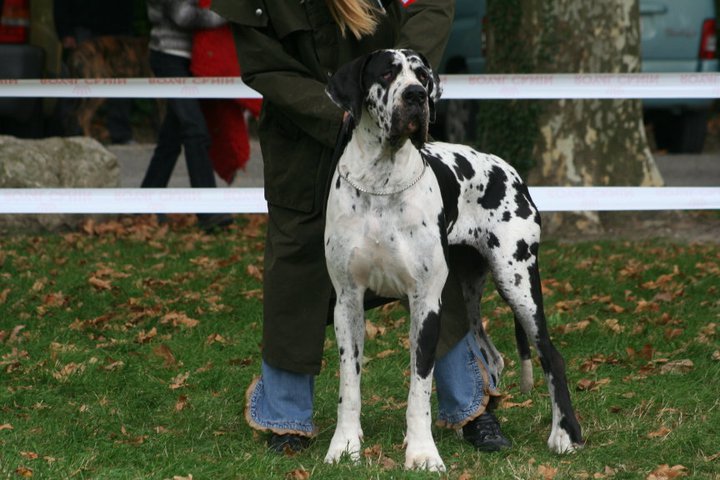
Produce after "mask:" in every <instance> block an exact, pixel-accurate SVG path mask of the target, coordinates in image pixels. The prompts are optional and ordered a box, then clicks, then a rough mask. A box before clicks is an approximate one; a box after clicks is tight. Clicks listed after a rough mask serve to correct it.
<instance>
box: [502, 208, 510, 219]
mask: <svg viewBox="0 0 720 480" xmlns="http://www.w3.org/2000/svg"><path fill="white" fill-rule="evenodd" d="M511 218H512V214H511V213H510V212H509V211H507V210H505V211H504V212H503V216H502V220H503V222H509V221H510V219H511Z"/></svg>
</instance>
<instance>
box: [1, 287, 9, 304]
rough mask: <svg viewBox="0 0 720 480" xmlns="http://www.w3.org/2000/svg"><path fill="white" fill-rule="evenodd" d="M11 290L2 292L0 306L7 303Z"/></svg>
mask: <svg viewBox="0 0 720 480" xmlns="http://www.w3.org/2000/svg"><path fill="white" fill-rule="evenodd" d="M10 292H11V290H10V289H9V288H6V289H5V290H3V291H2V292H0V305H2V304H3V303H5V302H6V301H7V297H8V295H9V294H10Z"/></svg>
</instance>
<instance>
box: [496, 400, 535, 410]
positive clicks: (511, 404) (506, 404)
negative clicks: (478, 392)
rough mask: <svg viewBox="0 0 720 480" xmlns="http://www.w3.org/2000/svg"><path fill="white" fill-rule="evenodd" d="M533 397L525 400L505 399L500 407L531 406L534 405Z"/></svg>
mask: <svg viewBox="0 0 720 480" xmlns="http://www.w3.org/2000/svg"><path fill="white" fill-rule="evenodd" d="M532 404H533V401H532V398H528V399H527V400H525V401H524V402H508V401H505V400H503V402H502V403H501V404H500V408H530V407H532Z"/></svg>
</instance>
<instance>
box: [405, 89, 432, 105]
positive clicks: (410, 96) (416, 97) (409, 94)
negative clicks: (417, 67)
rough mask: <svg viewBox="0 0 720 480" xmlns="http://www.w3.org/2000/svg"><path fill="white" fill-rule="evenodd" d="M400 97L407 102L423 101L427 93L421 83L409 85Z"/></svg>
mask: <svg viewBox="0 0 720 480" xmlns="http://www.w3.org/2000/svg"><path fill="white" fill-rule="evenodd" d="M402 98H403V100H405V101H406V102H408V103H425V99H426V98H427V93H426V92H425V88H423V86H422V85H411V86H409V87H408V88H406V89H405V91H404V92H403V94H402Z"/></svg>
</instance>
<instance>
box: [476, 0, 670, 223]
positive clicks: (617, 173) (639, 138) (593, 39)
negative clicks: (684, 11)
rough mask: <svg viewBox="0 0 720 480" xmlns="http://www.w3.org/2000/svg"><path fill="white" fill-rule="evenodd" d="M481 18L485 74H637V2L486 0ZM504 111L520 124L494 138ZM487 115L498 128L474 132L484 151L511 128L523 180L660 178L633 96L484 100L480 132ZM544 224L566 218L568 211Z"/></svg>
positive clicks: (606, 182)
mask: <svg viewBox="0 0 720 480" xmlns="http://www.w3.org/2000/svg"><path fill="white" fill-rule="evenodd" d="M488 19H489V22H488V71H489V73H501V72H502V73H516V72H517V73H530V72H532V73H637V72H639V71H640V20H639V19H640V13H639V4H638V0H604V1H602V2H589V1H586V0H550V1H548V0H488ZM599 88H600V86H599ZM503 108H504V109H508V108H510V112H509V113H508V112H506V113H504V114H502V115H499V117H498V114H497V113H496V112H497V111H498V110H502V109H503ZM513 108H515V109H517V110H518V112H519V113H518V114H519V116H520V118H522V119H523V121H524V122H525V124H524V125H522V126H521V127H518V126H517V125H515V126H511V127H510V132H511V135H510V136H509V137H508V136H503V140H501V141H499V142H498V141H497V140H493V138H492V136H493V135H501V134H499V132H500V131H502V130H503V129H504V128H505V127H504V126H503V125H502V119H503V118H507V117H512V116H513V112H512V110H513ZM489 117H493V118H494V119H495V120H497V118H500V119H501V124H499V125H497V124H496V125H494V126H493V127H491V128H487V129H486V130H487V131H486V132H483V135H484V142H483V143H484V145H483V147H484V148H486V149H492V145H493V142H494V143H497V144H500V145H503V144H507V143H508V142H512V141H513V138H512V135H513V134H517V133H519V135H520V137H521V138H520V139H519V140H520V141H521V142H525V145H526V147H525V148H526V149H525V153H526V154H529V155H530V156H531V158H532V159H533V160H534V162H533V163H534V166H533V167H532V168H531V169H530V172H529V182H530V183H531V184H534V185H553V186H556V185H557V186H559V185H566V186H581V185H594V186H632V185H642V186H659V185H662V183H663V181H662V177H661V175H660V173H659V171H658V169H657V167H656V165H655V161H654V159H653V156H652V153H651V152H650V149H649V147H648V142H647V139H646V136H645V130H644V126H643V121H642V105H641V102H640V101H639V100H596V99H588V100H558V101H537V102H515V105H514V106H512V105H511V106H508V105H507V103H506V104H505V105H504V106H503V105H500V104H496V105H490V106H489V111H486V112H485V113H484V114H483V116H482V119H481V122H480V123H481V128H486V127H487V126H488V123H489ZM512 122H513V124H515V123H517V120H513V121H512ZM486 144H489V146H487V145H486ZM501 150H502V147H501ZM499 153H500V154H501V155H502V154H503V153H504V152H502V151H501V152H499ZM515 153H517V152H515ZM520 153H521V154H522V152H520ZM583 216H584V218H585V221H584V222H583V223H584V224H587V221H588V220H589V221H590V223H594V224H598V223H599V221H600V219H599V217H598V216H597V215H594V214H591V213H586V214H584V215H583ZM561 219H564V220H561ZM553 220H554V221H555V223H557V222H560V221H568V217H567V216H564V217H559V216H558V217H556V218H554V219H553ZM575 220H576V219H574V220H573V221H575ZM555 226H557V225H555Z"/></svg>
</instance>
